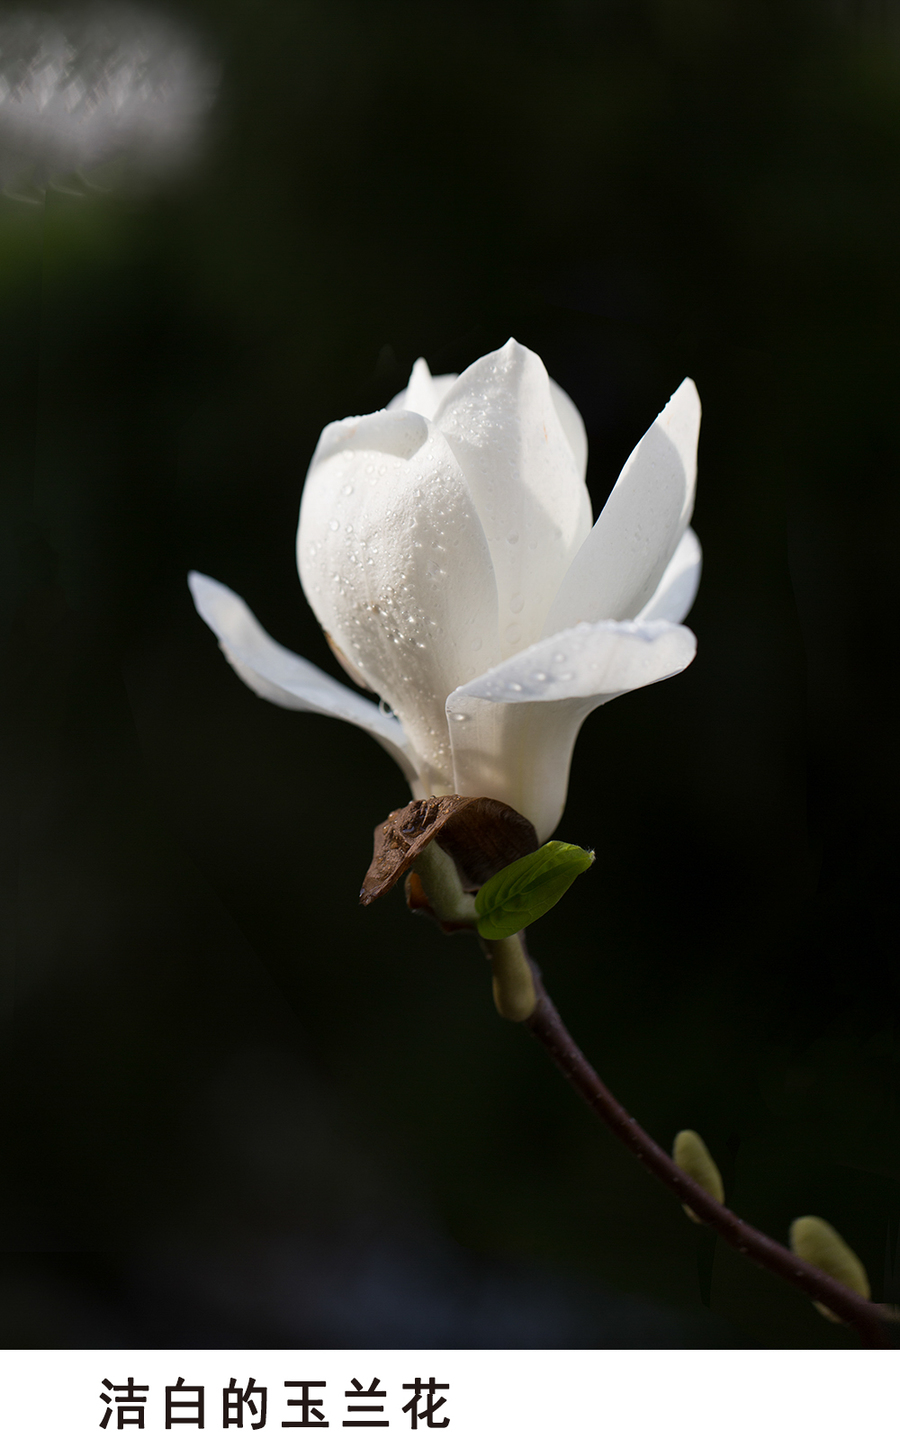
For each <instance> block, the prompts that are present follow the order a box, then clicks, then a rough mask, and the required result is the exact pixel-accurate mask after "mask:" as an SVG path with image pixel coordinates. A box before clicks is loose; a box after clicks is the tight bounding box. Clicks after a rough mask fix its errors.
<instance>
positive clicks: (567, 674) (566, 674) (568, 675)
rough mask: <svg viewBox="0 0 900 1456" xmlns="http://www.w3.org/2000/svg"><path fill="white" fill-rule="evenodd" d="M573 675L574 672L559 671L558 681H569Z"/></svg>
mask: <svg viewBox="0 0 900 1456" xmlns="http://www.w3.org/2000/svg"><path fill="white" fill-rule="evenodd" d="M574 676H575V674H574V672H561V673H560V674H559V681H560V682H571V681H572V679H573V677H574Z"/></svg>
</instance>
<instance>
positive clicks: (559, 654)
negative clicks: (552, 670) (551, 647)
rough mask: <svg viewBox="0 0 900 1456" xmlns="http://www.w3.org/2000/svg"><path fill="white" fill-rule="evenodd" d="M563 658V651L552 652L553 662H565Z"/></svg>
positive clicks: (564, 656) (564, 657)
mask: <svg viewBox="0 0 900 1456" xmlns="http://www.w3.org/2000/svg"><path fill="white" fill-rule="evenodd" d="M565 660H566V654H565V653H564V652H554V654H553V661H554V662H565Z"/></svg>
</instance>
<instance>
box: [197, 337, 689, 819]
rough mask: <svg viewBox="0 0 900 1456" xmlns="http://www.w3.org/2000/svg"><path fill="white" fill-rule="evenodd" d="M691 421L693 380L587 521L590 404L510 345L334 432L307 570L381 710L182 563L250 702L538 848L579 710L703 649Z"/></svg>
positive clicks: (562, 785)
mask: <svg viewBox="0 0 900 1456" xmlns="http://www.w3.org/2000/svg"><path fill="white" fill-rule="evenodd" d="M699 426H700V401H699V398H698V396H697V391H696V389H695V387H694V385H693V383H692V382H691V380H689V379H686V380H685V381H684V383H683V384H682V385H681V386H680V388H679V389H678V390H676V392H675V394H674V395H673V396H672V398H671V400H670V401H669V403H668V404H667V406H666V408H665V409H664V410H663V412H662V414H661V415H660V416H659V418H658V419H657V420H656V422H655V423H654V424H653V425H652V426H651V427H650V429H649V430H648V431H647V433H646V435H644V437H643V439H642V440H641V441H640V443H639V444H638V445H637V446H636V447H635V449H634V450H633V451H632V453H631V455H630V456H629V458H628V460H627V462H626V464H625V467H624V469H623V471H622V473H621V475H620V476H619V479H618V481H617V482H616V486H615V489H614V490H613V491H612V494H611V495H610V497H609V499H608V501H607V502H606V505H605V506H604V508H603V511H602V512H601V514H600V517H599V519H598V521H597V523H596V525H594V526H593V528H592V526H591V505H590V500H589V497H588V493H587V488H586V486H585V484H584V472H585V464H586V460H587V441H586V437H585V431H584V426H583V424H582V421H581V416H580V415H579V413H578V411H577V410H576V408H575V406H574V405H573V404H572V401H571V400H570V399H569V397H568V395H566V394H565V393H564V392H563V391H562V390H561V389H560V388H559V387H558V385H556V384H554V383H553V381H552V380H550V379H549V378H548V377H547V372H546V370H545V369H544V366H543V364H542V363H541V361H540V359H539V358H538V356H537V355H536V354H532V353H531V351H530V350H528V349H525V348H523V347H522V346H521V344H517V343H516V342H515V340H513V339H511V340H510V341H509V343H508V344H507V345H506V346H505V347H504V348H503V349H499V350H497V352H496V353H494V354H487V355H486V356H485V357H484V358H483V359H479V360H478V361H477V362H476V363H475V364H472V365H471V366H470V367H469V368H468V369H467V370H466V371H465V372H464V373H463V374H461V375H459V377H458V378H457V377H455V376H454V375H443V376H441V377H439V378H432V376H431V375H430V374H429V372H428V367H427V365H426V364H425V361H424V360H422V359H420V360H419V361H418V363H417V364H416V365H415V368H414V369H413V372H412V376H411V378H410V381H409V386H408V388H407V389H406V390H405V391H404V392H403V393H402V394H400V395H398V396H397V398H396V399H395V400H393V401H392V402H391V404H390V405H389V406H388V408H387V409H385V410H379V411H378V412H377V413H376V414H373V415H363V416H356V417H352V418H350V419H346V420H339V421H338V422H336V423H335V424H332V425H328V426H327V428H326V429H325V430H324V431H323V432H322V436H321V439H320V440H319V444H318V447H317V449H316V452H315V455H314V456H313V460H312V464H311V465H310V468H309V474H308V476H307V478H306V485H305V488H304V491H303V500H302V504H301V508H300V528H299V532H298V536H297V561H298V565H299V570H300V580H301V582H302V584H303V590H304V591H305V593H306V596H307V599H308V601H309V603H310V605H311V607H312V609H313V611H314V612H315V614H316V616H317V617H318V619H319V622H320V623H321V625H322V627H323V628H324V629H325V631H326V632H327V634H328V636H329V639H330V641H331V645H332V647H333V648H334V650H335V652H336V655H337V656H338V658H339V660H340V661H341V662H342V664H343V665H344V666H345V667H346V668H347V671H348V672H349V673H350V675H351V676H352V677H353V678H354V679H355V680H357V681H358V682H359V683H360V686H362V687H367V688H369V689H370V690H371V691H372V692H373V693H377V694H378V696H379V697H380V698H381V700H382V705H383V704H389V705H390V709H391V711H390V712H388V711H386V709H385V707H384V706H378V705H376V704H375V703H373V702H370V701H369V700H368V699H366V698H363V697H361V696H360V695H359V694H358V693H355V692H353V691H352V690H351V689H350V688H346V687H343V686H341V685H340V684H339V683H337V682H335V681H334V679H333V678H330V677H328V676H327V675H326V674H325V673H323V672H320V671H319V669H318V668H317V667H313V666H312V664H311V663H309V662H306V661H304V659H303V658H301V657H296V656H295V655H294V654H293V653H292V652H288V651H287V650H286V649H285V648H283V647H280V646H278V644H277V643H275V642H273V641H272V639H271V638H270V637H269V636H267V634H266V633H265V632H264V631H263V629H262V627H260V625H259V623H258V622H257V621H256V619H255V617H253V616H252V615H251V613H250V611H249V609H248V608H247V606H246V605H245V603H244V602H243V601H242V600H241V598H240V597H238V596H235V594H234V593H233V592H231V591H229V590H228V588H227V587H224V586H221V585H220V584H219V583H218V582H215V581H212V580H210V578H209V577H205V576H200V575H199V574H197V573H192V575H191V578H190V584H191V590H192V592H193V595H194V601H195V604H196V606H197V610H198V611H199V613H200V615H201V616H202V617H203V619H204V621H206V622H207V624H208V625H209V626H210V627H211V628H212V630H213V631H214V632H215V634H216V636H217V637H218V639H219V644H220V646H221V648H222V650H223V652H224V653H225V656H226V657H227V658H228V661H229V662H230V663H231V665H232V667H233V668H234V669H235V671H236V672H237V673H238V675H239V676H240V677H242V678H243V680H244V681H245V682H246V683H247V684H249V686H250V687H252V688H253V690H254V691H255V692H257V693H258V694H259V695H260V697H264V698H268V699H269V701H270V702H275V703H280V704H281V705H282V706H284V707H288V708H296V709H300V710H301V711H308V712H318V713H325V714H328V715H330V716H331V717H335V718H343V719H345V720H346V721H348V722H351V723H356V724H358V725H359V726H360V727H361V728H365V729H366V730H367V731H368V732H369V733H371V734H372V735H373V737H375V738H377V739H378V740H379V742H380V743H382V744H383V745H384V747H385V748H386V749H387V750H388V752H389V753H390V754H391V755H392V756H393V758H395V759H396V761H397V762H398V763H399V764H400V767H401V768H402V769H403V772H404V773H405V774H406V777H407V779H408V780H409V783H410V787H411V789H412V792H413V795H414V796H415V797H416V798H425V797H429V796H431V795H437V794H449V793H458V794H472V795H480V794H484V795H487V796H488V797H490V798H494V799H500V800H502V801H503V802H504V803H507V804H511V805H512V806H513V808H515V809H518V810H519V811H520V813H522V814H524V815H525V816H526V817H527V818H529V819H530V820H531V821H532V822H533V823H534V825H535V828H536V830H537V833H538V836H539V838H540V839H541V840H543V839H546V838H547V837H548V836H549V835H550V834H551V833H552V832H553V829H554V828H555V826H556V824H557V823H558V821H559V818H560V815H561V814H562V811H563V807H564V805H565V799H566V789H567V783H568V776H569V764H570V761H571V757H572V750H573V747H574V744H575V738H576V736H577V734H578V730H579V728H580V727H581V724H582V723H583V721H584V719H585V718H586V717H587V715H588V713H590V712H591V711H592V709H594V708H596V707H598V706H599V705H600V704H601V703H607V702H609V701H610V699H611V698H615V697H618V696H619V695H620V694H621V693H626V692H630V690H631V689H632V688H639V687H643V686H645V685H646V684H648V683H652V682H657V681H659V680H660V679H661V678H666V677H671V676H672V675H673V674H674V673H677V672H681V670H682V669H683V668H685V667H687V665H688V663H689V662H690V661H691V659H692V658H693V656H694V653H695V651H696V642H695V639H694V636H693V634H692V633H691V632H690V631H689V630H688V629H687V628H686V627H681V626H678V625H676V624H677V623H679V622H681V620H682V619H683V618H684V616H685V615H686V614H687V612H688V610H689V608H690V606H691V603H692V602H693V599H694V595H695V593H696V589H697V583H698V580H699V576H700V546H699V543H698V541H697V538H696V536H695V535H694V533H693V532H692V531H691V530H690V529H689V527H688V522H689V520H690V517H691V511H692V509H693V502H694V480H695V475H696V454H697V434H698V430H699Z"/></svg>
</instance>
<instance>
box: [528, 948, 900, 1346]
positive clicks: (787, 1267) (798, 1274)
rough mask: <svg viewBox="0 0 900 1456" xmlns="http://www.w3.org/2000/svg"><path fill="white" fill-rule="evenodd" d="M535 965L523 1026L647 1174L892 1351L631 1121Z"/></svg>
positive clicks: (730, 1239)
mask: <svg viewBox="0 0 900 1456" xmlns="http://www.w3.org/2000/svg"><path fill="white" fill-rule="evenodd" d="M529 959H530V957H529ZM531 966H532V971H533V974H534V978H535V986H536V989H537V993H538V1003H537V1007H536V1009H535V1010H534V1012H533V1013H532V1015H531V1016H530V1017H529V1018H528V1020H527V1021H526V1022H524V1023H523V1025H525V1026H527V1027H528V1029H529V1031H531V1033H532V1034H533V1035H534V1036H535V1037H537V1040H538V1041H539V1042H541V1044H542V1045H543V1046H544V1047H545V1048H546V1050H547V1051H548V1052H549V1054H550V1056H551V1058H552V1059H553V1061H554V1062H555V1063H556V1065H557V1067H558V1068H559V1070H560V1071H561V1072H562V1074H563V1076H564V1077H566V1078H567V1079H568V1080H569V1081H570V1082H571V1084H572V1086H573V1087H574V1088H575V1090H576V1092H578V1093H579V1094H580V1095H581V1096H582V1097H583V1098H584V1100H585V1102H586V1103H587V1104H588V1106H589V1107H590V1108H591V1110H592V1111H593V1112H596V1114H597V1116H598V1117H599V1118H601V1119H602V1121H603V1122H605V1123H606V1126H607V1127H608V1128H609V1130H610V1132H612V1133H614V1134H615V1136H616V1137H617V1138H618V1139H619V1141H620V1142H623V1143H624V1144H625V1146H626V1148H628V1149H629V1151H630V1152H632V1153H633V1154H634V1155H635V1157H636V1158H638V1160H639V1161H640V1162H642V1163H643V1164H644V1167H645V1168H646V1169H647V1171H648V1172H649V1173H652V1174H653V1175H654V1176H655V1177H656V1178H658V1179H659V1180H660V1182H661V1183H663V1184H665V1186H666V1188H668V1189H670V1190H671V1192H672V1193H674V1194H675V1196H676V1198H678V1199H680V1201H681V1202H682V1203H685V1204H687V1206H688V1208H690V1209H692V1210H693V1212H694V1213H695V1214H696V1215H697V1217H698V1218H699V1219H701V1220H702V1221H703V1223H705V1224H708V1225H709V1227H710V1228H712V1229H715V1231H716V1233H717V1234H719V1235H720V1236H721V1238H723V1239H724V1240H725V1242H726V1243H727V1244H730V1245H731V1246H732V1248H734V1249H737V1251H738V1253H739V1254H745V1255H746V1256H747V1257H748V1258H749V1259H752V1260H753V1261H754V1263H756V1264H759V1265H760V1266H761V1267H762V1268H763V1269H768V1270H769V1271H770V1272H771V1273H773V1274H778V1275H780V1276H781V1278H782V1279H786V1280H787V1281H788V1283H789V1284H793V1285H794V1286H795V1288H797V1289H799V1290H801V1291H802V1293H803V1294H805V1295H807V1296H808V1298H810V1299H815V1300H818V1302H819V1303H820V1304H824V1305H827V1306H828V1308H829V1309H830V1310H832V1311H833V1313H834V1314H836V1315H837V1316H838V1318H839V1319H842V1320H844V1321H845V1322H846V1323H847V1324H848V1325H852V1326H853V1328H854V1329H855V1330H856V1332H857V1334H858V1335H859V1337H860V1339H861V1341H862V1343H863V1344H864V1345H866V1346H867V1347H868V1348H869V1349H893V1341H892V1340H891V1339H890V1337H889V1334H888V1330H887V1327H886V1325H885V1322H884V1320H883V1319H882V1318H881V1316H880V1315H879V1313H878V1311H877V1309H876V1308H875V1307H874V1306H873V1305H872V1304H871V1303H870V1301H869V1300H867V1299H863V1298H862V1297H861V1296H860V1295H858V1294H854V1293H853V1292H852V1291H851V1290H849V1289H847V1288H846V1286H845V1285H843V1284H839V1283H838V1282H837V1280H836V1279H832V1278H831V1277H830V1275H828V1274H824V1273H823V1272H822V1271H821V1269H816V1268H815V1267H814V1266H813V1265H812V1264H807V1263H806V1261H805V1260H804V1259H798V1257H797V1255H796V1254H792V1253H791V1251H790V1249H787V1248H785V1247H784V1245H783V1244H779V1243H776V1242H775V1240H774V1239H770V1238H768V1237H767V1236H766V1235H765V1234H763V1233H760V1232H759V1230H758V1229H755V1228H753V1227H752V1225H751V1224H748V1223H745V1222H744V1220H743V1219H742V1218H738V1216H737V1214H735V1213H732V1212H731V1210H730V1209H729V1208H725V1207H723V1205H722V1204H721V1203H719V1202H718V1201H717V1200H716V1199H715V1198H713V1197H712V1195H711V1194H709V1193H706V1192H705V1191H704V1190H703V1189H702V1188H701V1187H700V1185H699V1184H698V1183H695V1182H694V1180H693V1178H689V1177H688V1175H687V1174H686V1173H684V1172H682V1170H681V1169H680V1168H679V1166H678V1164H677V1163H676V1162H675V1161H674V1160H673V1159H672V1158H670V1157H669V1155H668V1153H664V1152H663V1150H662V1148H661V1147H660V1146H659V1144H658V1143H655V1142H654V1141H653V1139H652V1137H650V1135H649V1134H648V1133H646V1132H644V1129H643V1128H642V1127H640V1126H639V1125H638V1123H636V1122H635V1120H634V1118H633V1117H629V1115H628V1113H627V1112H626V1110H625V1108H624V1107H623V1106H622V1105H621V1103H619V1102H617V1101H616V1099H615V1097H614V1096H613V1094H612V1093H611V1092H610V1090H609V1088H608V1087H607V1086H605V1084H604V1083H603V1082H602V1081H601V1080H600V1078H599V1077H598V1075H597V1073H596V1072H595V1071H594V1069H593V1067H592V1066H591V1064H590V1062H589V1061H588V1060H587V1058H586V1057H585V1056H584V1054H583V1053H582V1051H581V1050H580V1048H579V1047H578V1046H577V1045H576V1044H575V1042H574V1041H573V1040H572V1037H571V1036H570V1034H569V1032H568V1031H567V1029H566V1027H565V1025H564V1023H563V1021H562V1018H561V1017H560V1015H559V1012H558V1011H557V1009H556V1007H555V1006H554V1005H553V1002H552V1001H551V1000H550V997H549V996H548V995H547V992H546V991H545V990H544V987H543V983H542V980H541V975H540V972H539V971H538V968H537V966H536V965H535V963H534V961H533V960H532V961H531Z"/></svg>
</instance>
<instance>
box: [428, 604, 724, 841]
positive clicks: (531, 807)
mask: <svg viewBox="0 0 900 1456" xmlns="http://www.w3.org/2000/svg"><path fill="white" fill-rule="evenodd" d="M696 650H697V644H696V640H695V638H694V635H693V633H692V632H690V631H689V630H688V629H687V627H676V626H673V625H672V623H670V622H596V623H593V624H588V623H582V624H581V625H580V626H578V627H572V628H570V629H569V630H568V631H565V632H558V633H557V634H556V635H555V636H554V637H551V638H549V639H548V640H547V641H545V642H538V643H535V645H534V646H533V647H529V648H526V650H525V651H524V652H520V653H518V655H517V656H516V657H512V658H509V659H508V660H507V661H506V662H504V663H503V664H502V665H501V666H500V667H498V668H494V669H492V670H491V671H490V672H487V673H484V674H483V675H482V676H481V677H480V678H478V679H476V680H475V681H474V682H470V683H466V684H464V686H463V687H461V688H457V690H456V692H455V693H451V694H450V697H449V698H448V699H447V719H448V722H449V724H450V737H451V742H452V744H453V763H454V770H455V787H456V792H457V793H458V794H476V795H477V794H485V795H487V796H488V797H489V798H493V799H500V800H501V801H502V802H503V803H505V804H511V805H512V807H513V808H514V809H518V810H519V812H520V813H521V814H524V815H525V816H526V818H528V819H530V820H531V822H532V823H533V824H534V827H535V829H536V830H537V834H538V838H539V839H540V840H542V841H543V840H545V839H547V838H548V837H549V836H550V835H551V834H552V833H553V830H554V829H555V828H556V825H557V824H558V822H559V819H560V816H561V814H562V811H563V808H564V807H565V802H566V789H567V786H568V780H569V765H570V763H571V759H572V750H573V748H574V746H575V739H576V737H577V735H578V730H579V728H580V727H581V725H582V723H583V722H584V720H585V718H586V717H587V715H588V713H590V712H591V711H592V709H594V708H596V707H599V706H600V704H601V703H608V702H609V701H610V700H611V699H612V698H616V697H619V696H620V695H621V694H622V693H627V692H631V691H632V689H633V688H640V687H645V686H646V685H647V684H648V683H653V682H658V681H659V680H660V679H662V678H666V677H671V676H672V675H673V674H674V673H677V672H681V671H682V670H683V669H684V668H685V667H687V665H688V663H689V662H690V661H691V659H692V658H693V656H694V653H695V652H696Z"/></svg>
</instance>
